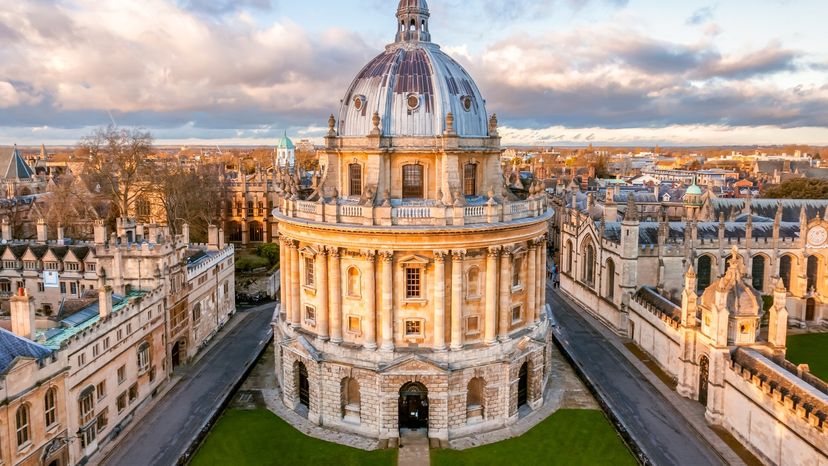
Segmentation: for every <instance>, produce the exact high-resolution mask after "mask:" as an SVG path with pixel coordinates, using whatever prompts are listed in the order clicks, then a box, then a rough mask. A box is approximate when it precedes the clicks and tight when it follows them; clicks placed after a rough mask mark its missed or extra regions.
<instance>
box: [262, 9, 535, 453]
mask: <svg viewBox="0 0 828 466" xmlns="http://www.w3.org/2000/svg"><path fill="white" fill-rule="evenodd" d="M396 16H397V22H396V30H397V32H396V40H395V41H394V43H392V44H390V45H388V46H387V47H386V50H385V51H384V52H383V53H381V54H380V55H379V56H377V57H376V58H375V59H373V60H372V61H371V62H370V63H368V64H367V65H366V66H365V67H364V68H363V69H362V71H360V72H359V74H358V75H357V76H356V78H355V79H354V80H353V82H352V84H351V86H350V88H349V89H348V90H347V91H346V93H345V97H344V99H343V101H342V105H341V108H340V111H339V116H338V118H337V117H334V116H333V115H332V116H331V118H330V120H329V131H328V135H327V137H326V138H325V147H324V148H323V149H322V150H320V152H319V159H320V162H319V163H320V168H321V173H320V174H319V176H318V177H316V178H315V179H314V181H313V183H312V186H311V187H310V188H307V189H306V188H303V187H302V186H299V185H298V182H297V180H296V178H295V177H290V176H288V175H287V174H285V173H284V172H282V173H280V175H279V176H280V177H279V180H278V182H277V191H278V196H277V201H276V206H275V209H274V210H273V215H274V217H275V219H276V221H277V224H278V237H279V241H280V244H281V264H282V270H283V273H282V287H281V289H282V297H281V298H282V299H281V302H282V306H281V308H280V312H279V313H277V315H276V318H275V320H274V322H273V328H274V332H275V335H276V337H275V341H276V345H277V351H276V373H277V377H278V378H279V381H280V384H281V387H282V388H283V396H284V402H285V404H287V405H288V406H291V407H295V409H296V410H297V411H299V412H302V413H305V414H306V415H307V416H308V418H309V419H310V420H311V421H313V422H316V423H319V424H322V425H325V426H334V427H336V428H338V429H342V430H347V431H351V432H355V433H359V434H362V435H366V436H370V437H374V438H380V439H389V440H390V441H391V442H392V443H393V442H395V441H396V440H397V439H398V438H399V437H400V435H401V433H405V432H407V431H408V430H410V429H422V430H426V431H427V433H428V436H429V437H430V438H437V439H441V440H447V439H449V438H452V437H457V436H462V435H469V434H473V433H475V432H481V431H485V430H493V429H498V428H502V427H504V426H507V425H509V424H510V423H512V422H514V421H515V420H516V419H517V418H518V416H519V413H521V412H524V411H525V410H528V409H532V408H536V407H538V406H540V405H541V404H542V403H543V396H542V394H543V390H544V387H545V384H546V380H547V374H548V370H549V364H550V361H549V349H550V332H549V327H548V323H547V320H546V317H545V313H544V311H543V310H544V303H545V293H544V283H545V274H544V273H543V272H542V271H543V270H545V263H546V231H547V222H548V220H549V218H550V215H551V214H550V211H549V210H548V209H547V200H546V197H545V196H544V195H543V194H542V189H541V188H540V187H539V186H537V185H532V186H529V187H527V189H526V190H525V191H523V193H522V194H521V196H520V197H518V195H516V194H515V193H513V192H512V191H510V190H509V189H508V188H507V187H506V185H505V184H504V178H503V174H502V172H501V168H500V152H501V149H500V138H499V136H498V132H497V119H496V117H495V116H494V115H492V116H491V117H489V115H488V114H487V112H486V107H485V101H484V99H483V97H482V96H481V94H480V91H479V90H478V88H477V86H476V84H475V82H474V81H473V80H472V78H471V77H470V76H469V75H468V73H467V72H466V71H465V70H464V69H463V68H462V67H461V66H460V65H459V64H458V63H457V62H456V61H454V60H453V59H451V58H450V57H449V56H448V55H446V54H445V53H443V52H442V51H441V50H440V48H439V46H437V45H436V44H434V43H432V42H431V37H430V32H429V19H430V18H429V17H430V13H429V9H428V6H427V5H426V2H425V1H424V0H403V1H401V2H400V4H399V7H398V9H397V15H396Z"/></svg>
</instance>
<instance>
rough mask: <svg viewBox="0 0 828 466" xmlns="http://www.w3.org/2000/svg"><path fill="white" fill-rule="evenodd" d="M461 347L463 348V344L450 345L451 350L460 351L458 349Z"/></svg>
mask: <svg viewBox="0 0 828 466" xmlns="http://www.w3.org/2000/svg"><path fill="white" fill-rule="evenodd" d="M462 349H463V345H459V346H457V345H451V350H452V351H460V350H462Z"/></svg>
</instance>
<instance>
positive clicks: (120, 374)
mask: <svg viewBox="0 0 828 466" xmlns="http://www.w3.org/2000/svg"><path fill="white" fill-rule="evenodd" d="M125 380H126V366H121V367H119V368H118V385H120V384H122V383H124V381H125Z"/></svg>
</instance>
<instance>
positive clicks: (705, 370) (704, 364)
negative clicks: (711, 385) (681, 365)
mask: <svg viewBox="0 0 828 466" xmlns="http://www.w3.org/2000/svg"><path fill="white" fill-rule="evenodd" d="M709 377H710V360H709V359H707V356H702V357H701V359H700V360H699V403H701V404H703V405H705V406H707V384H708V379H709Z"/></svg>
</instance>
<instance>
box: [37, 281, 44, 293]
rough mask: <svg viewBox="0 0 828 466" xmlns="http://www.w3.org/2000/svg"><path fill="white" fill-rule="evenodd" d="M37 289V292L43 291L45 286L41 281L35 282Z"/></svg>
mask: <svg viewBox="0 0 828 466" xmlns="http://www.w3.org/2000/svg"><path fill="white" fill-rule="evenodd" d="M37 291H39V292H41V293H43V292H44V291H46V287H45V286H43V282H37Z"/></svg>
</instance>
